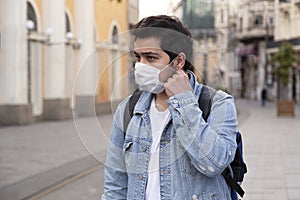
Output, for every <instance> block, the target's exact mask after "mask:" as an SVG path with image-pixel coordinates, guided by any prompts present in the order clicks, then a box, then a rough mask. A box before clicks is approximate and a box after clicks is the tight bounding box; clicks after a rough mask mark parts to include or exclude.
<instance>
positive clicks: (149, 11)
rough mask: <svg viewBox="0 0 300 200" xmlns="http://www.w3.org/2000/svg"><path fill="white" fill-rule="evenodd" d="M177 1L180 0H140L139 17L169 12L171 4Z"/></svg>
mask: <svg viewBox="0 0 300 200" xmlns="http://www.w3.org/2000/svg"><path fill="white" fill-rule="evenodd" d="M176 2H179V0H140V1H139V7H140V11H139V12H140V16H139V18H140V19H142V18H143V17H146V16H149V15H158V14H169V12H170V10H169V9H170V7H171V6H170V5H172V4H173V5H174V4H176Z"/></svg>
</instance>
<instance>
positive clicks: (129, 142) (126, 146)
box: [123, 140, 133, 153]
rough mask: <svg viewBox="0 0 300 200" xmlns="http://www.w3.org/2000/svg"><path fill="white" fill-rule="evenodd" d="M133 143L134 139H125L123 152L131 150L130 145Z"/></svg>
mask: <svg viewBox="0 0 300 200" xmlns="http://www.w3.org/2000/svg"><path fill="white" fill-rule="evenodd" d="M132 145H133V141H132V140H127V141H126V140H125V142H124V145H123V153H126V152H127V151H130V147H131V146H132Z"/></svg>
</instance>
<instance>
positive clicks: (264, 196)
mask: <svg viewBox="0 0 300 200" xmlns="http://www.w3.org/2000/svg"><path fill="white" fill-rule="evenodd" d="M236 105H237V108H238V113H239V129H240V131H241V132H242V136H243V140H244V157H245V161H246V163H247V166H248V173H247V174H246V175H245V181H244V183H243V188H244V189H245V191H246V194H245V196H244V198H243V199H244V200H299V199H300V185H299V182H300V170H299V169H300V160H299V158H300V145H299V143H300V105H297V106H296V109H297V110H296V116H295V117H277V116H276V105H275V103H270V102H268V103H267V105H266V107H261V106H260V102H258V101H249V100H241V99H237V100H236ZM111 122H112V115H111V114H106V115H101V116H98V117H97V118H81V119H77V120H75V123H74V120H70V121H62V122H37V123H34V124H31V125H27V126H12V127H0V199H1V200H6V199H23V198H24V197H27V196H28V195H31V194H32V193H35V192H38V191H39V190H41V189H44V188H45V187H48V186H49V185H52V184H55V183H56V182H58V181H60V180H62V179H64V178H65V177H66V176H71V175H72V174H74V173H78V172H79V171H81V170H83V169H85V168H88V167H90V166H94V165H96V164H99V162H103V160H104V155H105V149H106V144H107V136H108V134H109V131H110V128H111ZM99 152H101V153H99ZM12 197H13V198H12Z"/></svg>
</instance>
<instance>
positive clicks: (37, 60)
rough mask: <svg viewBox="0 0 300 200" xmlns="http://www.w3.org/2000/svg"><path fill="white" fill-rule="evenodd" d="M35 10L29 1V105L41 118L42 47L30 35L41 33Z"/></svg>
mask: <svg viewBox="0 0 300 200" xmlns="http://www.w3.org/2000/svg"><path fill="white" fill-rule="evenodd" d="M35 8H36V7H35V6H34V4H33V3H32V2H31V1H27V22H30V23H31V24H32V26H31V27H30V29H28V40H27V41H28V43H27V47H28V49H27V51H28V55H27V56H28V58H27V66H28V103H29V104H32V113H33V115H34V116H39V115H41V114H42V112H43V108H42V107H43V96H42V59H41V56H42V55H41V45H40V44H39V43H38V42H33V41H31V40H30V34H35V33H36V32H38V31H39V23H38V15H37V10H36V9H35Z"/></svg>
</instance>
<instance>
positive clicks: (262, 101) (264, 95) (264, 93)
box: [261, 87, 267, 106]
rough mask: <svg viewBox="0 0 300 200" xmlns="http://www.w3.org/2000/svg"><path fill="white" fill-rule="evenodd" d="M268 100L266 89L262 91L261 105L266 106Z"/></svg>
mask: <svg viewBox="0 0 300 200" xmlns="http://www.w3.org/2000/svg"><path fill="white" fill-rule="evenodd" d="M266 100H267V89H266V88H265V87H264V88H263V89H262V91H261V105H262V106H265V105H266Z"/></svg>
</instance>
